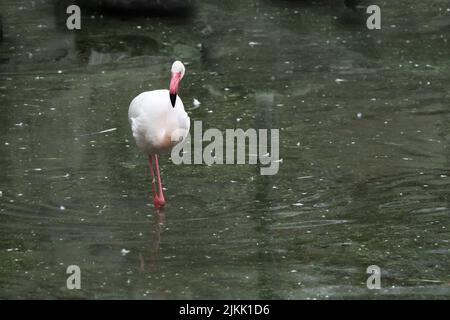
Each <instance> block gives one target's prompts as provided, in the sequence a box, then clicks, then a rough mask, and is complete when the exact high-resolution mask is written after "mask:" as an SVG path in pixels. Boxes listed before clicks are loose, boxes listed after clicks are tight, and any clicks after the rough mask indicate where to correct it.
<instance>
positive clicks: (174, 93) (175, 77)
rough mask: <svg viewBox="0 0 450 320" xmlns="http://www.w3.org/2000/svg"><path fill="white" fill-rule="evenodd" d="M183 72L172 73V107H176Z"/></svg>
mask: <svg viewBox="0 0 450 320" xmlns="http://www.w3.org/2000/svg"><path fill="white" fill-rule="evenodd" d="M180 80H181V72H172V77H171V78H170V85H169V94H170V102H171V103H172V107H175V101H176V100H177V93H178V87H179V85H180Z"/></svg>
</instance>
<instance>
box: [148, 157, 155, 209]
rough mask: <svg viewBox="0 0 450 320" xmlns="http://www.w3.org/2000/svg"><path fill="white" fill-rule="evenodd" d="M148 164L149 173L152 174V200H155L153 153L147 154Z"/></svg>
mask: <svg viewBox="0 0 450 320" xmlns="http://www.w3.org/2000/svg"><path fill="white" fill-rule="evenodd" d="M148 165H149V167H150V174H151V175H152V194H153V202H155V198H156V186H155V172H154V171H153V155H149V156H148Z"/></svg>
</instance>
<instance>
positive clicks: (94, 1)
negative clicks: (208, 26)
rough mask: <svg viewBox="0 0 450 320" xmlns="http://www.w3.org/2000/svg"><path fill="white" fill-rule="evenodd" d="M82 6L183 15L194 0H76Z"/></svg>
mask: <svg viewBox="0 0 450 320" xmlns="http://www.w3.org/2000/svg"><path fill="white" fill-rule="evenodd" d="M76 3H77V4H78V5H79V6H80V8H81V10H83V8H89V9H94V10H100V11H112V12H117V13H130V14H142V15H184V14H186V13H187V12H188V11H190V10H192V8H193V7H194V5H195V0H77V1H76Z"/></svg>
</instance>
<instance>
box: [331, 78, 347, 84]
mask: <svg viewBox="0 0 450 320" xmlns="http://www.w3.org/2000/svg"><path fill="white" fill-rule="evenodd" d="M345 81H347V80H345V79H340V78H337V79H336V80H334V82H336V83H341V82H345Z"/></svg>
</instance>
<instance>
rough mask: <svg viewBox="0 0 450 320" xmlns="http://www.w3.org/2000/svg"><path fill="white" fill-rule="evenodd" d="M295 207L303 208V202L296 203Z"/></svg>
mask: <svg viewBox="0 0 450 320" xmlns="http://www.w3.org/2000/svg"><path fill="white" fill-rule="evenodd" d="M292 205H293V206H296V207H301V206H303V203H301V202H297V203H294V204H292Z"/></svg>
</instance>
